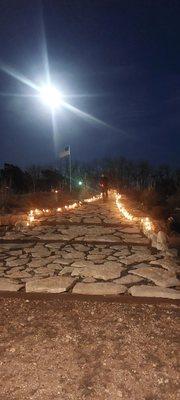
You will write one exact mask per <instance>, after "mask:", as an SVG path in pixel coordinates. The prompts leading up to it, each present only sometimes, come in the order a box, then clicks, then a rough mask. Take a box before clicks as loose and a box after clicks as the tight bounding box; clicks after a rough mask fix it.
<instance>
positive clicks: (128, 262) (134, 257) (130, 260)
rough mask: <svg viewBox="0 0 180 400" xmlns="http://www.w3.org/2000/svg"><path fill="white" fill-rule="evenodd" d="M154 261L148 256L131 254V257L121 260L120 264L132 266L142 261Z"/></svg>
mask: <svg viewBox="0 0 180 400" xmlns="http://www.w3.org/2000/svg"><path fill="white" fill-rule="evenodd" d="M152 260H156V257H155V256H152V255H149V254H146V253H144V254H142V253H140V254H133V255H132V256H129V257H127V258H125V259H121V262H122V263H123V264H125V265H133V264H138V263H140V262H143V261H152Z"/></svg>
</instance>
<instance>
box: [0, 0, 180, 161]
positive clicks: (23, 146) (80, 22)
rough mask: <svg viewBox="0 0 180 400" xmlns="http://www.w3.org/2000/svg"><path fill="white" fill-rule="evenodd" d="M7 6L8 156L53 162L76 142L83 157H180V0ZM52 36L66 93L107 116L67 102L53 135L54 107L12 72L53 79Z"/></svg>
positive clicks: (0, 121)
mask: <svg viewBox="0 0 180 400" xmlns="http://www.w3.org/2000/svg"><path fill="white" fill-rule="evenodd" d="M0 12H1V36H0V52H1V57H0V164H1V165H3V163H4V162H7V163H12V164H16V165H18V166H20V167H27V166H29V165H32V164H40V165H41V164H51V163H54V162H55V159H56V158H57V154H58V152H59V151H60V150H62V149H63V147H64V146H66V145H67V144H70V145H71V149H72V156H73V158H74V159H79V160H80V161H91V160H93V159H95V158H96V159H101V158H104V157H109V158H113V157H118V155H119V156H122V157H125V158H127V159H130V160H147V161H149V163H150V164H152V165H160V164H169V165H170V166H172V167H175V168H176V167H179V166H180V162H179V154H180V134H179V130H180V115H179V105H180V76H179V71H180V52H179V39H180V29H179V12H180V3H179V2H178V1H175V0H174V1H173V0H172V1H161V0H160V1H159V2H158V4H155V2H154V1H151V0H150V1H142V0H139V1H137V0H134V1H128V0H126V1H125V0H122V1H116V0H110V1H108V0H103V1H99V0H96V1H88V0H84V1H80V0H77V1H76V0H73V1H68V2H67V1H64V0H61V1H57V0H52V1H50V0H44V1H35V0H31V2H24V1H23V0H17V1H16V0H15V1H14V2H13V4H12V1H11V0H2V1H1V5H0ZM46 45H47V52H48V60H49V67H50V74H51V78H52V81H53V83H54V84H55V85H56V86H57V87H58V89H59V90H60V92H62V94H64V95H65V96H66V97H65V100H66V102H68V103H69V104H70V105H71V106H73V107H76V108H78V109H79V110H80V111H83V112H84V113H87V114H90V115H92V116H93V117H95V118H97V119H98V121H97V120H90V118H89V117H85V116H84V115H83V114H81V115H77V114H75V113H74V112H71V111H70V110H69V109H65V108H63V107H62V108H61V109H60V110H59V112H57V113H56V119H55V124H56V129H55V131H56V134H55V136H54V137H53V130H52V121H51V113H50V111H49V109H48V108H46V107H45V106H44V105H43V104H41V102H40V101H39V99H38V98H37V97H36V93H35V91H34V89H33V88H30V87H29V86H28V85H26V84H24V83H22V82H20V81H19V80H17V79H15V78H14V77H12V70H13V74H14V73H15V74H16V75H17V73H18V75H23V76H25V77H26V78H28V79H30V80H31V81H32V82H33V83H35V84H36V85H38V84H40V83H42V82H44V81H45V80H46V67H45V61H46V60H45V53H46V52H45V47H46ZM9 69H10V70H9ZM34 95H35V97H34ZM99 120H100V121H103V124H102V123H101V122H99ZM106 124H107V125H106Z"/></svg>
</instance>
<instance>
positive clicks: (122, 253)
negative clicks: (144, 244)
mask: <svg viewBox="0 0 180 400" xmlns="http://www.w3.org/2000/svg"><path fill="white" fill-rule="evenodd" d="M130 255H131V253H130V251H129V250H128V249H124V250H122V251H116V253H114V254H113V256H114V257H118V258H123V257H126V256H130Z"/></svg>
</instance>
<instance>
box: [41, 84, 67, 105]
mask: <svg viewBox="0 0 180 400" xmlns="http://www.w3.org/2000/svg"><path fill="white" fill-rule="evenodd" d="M39 96H40V99H41V100H42V102H43V103H44V104H46V105H47V106H49V107H50V108H51V109H56V108H59V106H60V105H61V101H62V100H61V94H60V92H59V90H58V89H56V87H55V86H53V85H51V84H48V85H45V86H42V88H41V89H40V90H39Z"/></svg>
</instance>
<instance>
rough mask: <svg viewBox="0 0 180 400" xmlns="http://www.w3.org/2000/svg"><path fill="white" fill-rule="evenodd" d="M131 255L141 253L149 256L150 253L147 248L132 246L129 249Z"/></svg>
mask: <svg viewBox="0 0 180 400" xmlns="http://www.w3.org/2000/svg"><path fill="white" fill-rule="evenodd" d="M131 251H132V253H138V254H139V253H141V254H142V253H143V254H149V255H151V251H150V249H149V248H148V247H146V246H132V247H131Z"/></svg>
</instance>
